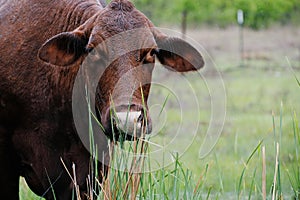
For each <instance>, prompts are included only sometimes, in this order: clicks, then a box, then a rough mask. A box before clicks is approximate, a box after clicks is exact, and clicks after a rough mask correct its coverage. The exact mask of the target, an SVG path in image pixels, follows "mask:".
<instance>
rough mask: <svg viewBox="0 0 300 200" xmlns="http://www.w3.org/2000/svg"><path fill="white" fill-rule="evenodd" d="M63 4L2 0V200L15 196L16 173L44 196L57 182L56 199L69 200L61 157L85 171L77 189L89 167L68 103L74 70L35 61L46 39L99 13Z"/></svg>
mask: <svg viewBox="0 0 300 200" xmlns="http://www.w3.org/2000/svg"><path fill="white" fill-rule="evenodd" d="M67 2H68V1H61V0H57V1H48V0H47V1H41V0H36V1H26V0H22V1H19V0H9V1H5V0H4V1H1V2H0V5H1V6H0V45H1V46H2V48H1V49H0V63H1V64H0V101H1V106H0V159H1V161H0V162H1V166H0V183H1V186H0V198H1V199H14V198H17V197H16V196H18V185H19V176H20V175H22V176H24V177H25V178H26V180H27V182H28V184H29V186H30V187H31V189H33V191H34V192H36V193H37V194H39V195H45V197H48V198H50V197H51V191H50V190H49V191H50V192H48V193H47V194H44V193H45V192H46V191H47V189H48V188H49V186H50V184H49V183H50V181H49V180H51V181H52V182H54V181H55V180H56V179H58V182H57V183H56V184H54V187H55V188H57V190H56V191H57V192H56V195H57V197H58V198H59V199H68V198H70V196H69V195H70V193H69V192H65V191H64V190H70V189H71V182H70V178H68V177H67V174H66V173H65V171H64V170H63V166H62V163H61V162H60V157H62V159H63V160H64V161H65V162H66V164H67V166H70V164H71V163H72V162H74V163H76V168H77V170H78V171H81V168H82V169H83V170H82V173H78V177H77V179H78V181H79V185H84V183H85V181H86V180H85V178H86V175H87V174H88V171H86V170H87V169H88V166H81V165H88V163H89V153H88V151H87V150H86V149H85V148H84V147H83V146H82V145H81V143H80V140H79V139H78V138H77V136H76V134H74V128H73V123H72V115H71V104H70V103H71V102H70V100H71V89H72V83H73V78H74V77H73V76H75V74H76V70H77V69H73V68H69V69H67V68H53V67H52V68H51V67H49V66H47V65H45V64H43V63H42V61H38V60H37V53H38V50H39V48H40V47H41V46H42V44H43V43H44V42H45V41H46V40H47V39H49V38H51V37H52V36H53V35H56V34H58V33H61V32H66V31H71V30H74V29H75V28H76V27H78V26H79V25H80V24H82V23H83V22H85V21H86V19H88V18H90V17H91V16H92V15H93V14H94V13H95V12H96V11H97V10H99V9H102V7H101V6H100V5H98V3H97V2H96V0H95V1H92V0H91V1H82V2H78V3H76V4H74V2H72V4H69V5H68V3H67ZM53 5H56V6H55V7H53ZM70 8H71V9H70ZM29 16H30V17H29ZM4 47H6V48H4ZM64 74H68V75H69V76H65V75H64ZM62 91H63V92H62ZM62 100H63V101H62ZM70 122H71V123H70ZM46 174H48V175H49V180H47V179H48V178H47V175H46ZM81 174H82V176H81ZM7 185H12V186H11V187H7ZM66 186H67V187H66ZM7 188H8V189H7ZM82 189H83V188H82ZM64 195H67V196H64Z"/></svg>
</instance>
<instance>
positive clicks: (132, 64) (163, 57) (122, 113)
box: [39, 0, 204, 139]
mask: <svg viewBox="0 0 300 200" xmlns="http://www.w3.org/2000/svg"><path fill="white" fill-rule="evenodd" d="M134 30H139V34H138V37H136V36H137V35H136V34H135V36H133V37H131V38H130V37H128V34H126V36H124V37H123V36H122V33H124V32H127V31H134ZM140 30H143V31H140ZM116 35H121V36H120V37H115V36H116ZM129 36H130V34H129ZM111 37H113V38H114V39H113V40H112V42H111V43H110V44H109V45H108V44H107V43H105V42H104V41H106V40H108V39H109V38H111ZM99 46H100V51H101V54H100V59H102V60H103V63H105V62H106V61H107V59H108V57H110V56H111V55H113V57H115V58H114V59H113V60H111V62H109V65H108V67H107V68H106V69H105V71H104V72H103V74H102V76H101V77H99V79H98V80H99V82H98V86H97V92H96V101H95V102H96V105H95V106H96V110H97V112H98V113H97V114H98V118H99V119H100V121H101V123H102V125H103V126H104V128H105V132H106V134H107V135H108V136H110V137H112V134H113V132H114V133H115V134H116V135H117V136H120V134H122V133H123V134H124V133H126V134H127V135H129V136H128V137H126V138H127V139H130V138H132V137H131V136H130V135H132V134H136V135H140V134H141V133H142V132H143V133H144V132H146V133H150V132H151V119H150V116H149V111H148V107H147V99H148V95H149V91H150V85H151V76H152V70H153V67H154V63H155V60H158V61H159V62H160V63H161V64H162V65H164V66H166V67H167V68H168V69H170V70H173V71H175V72H188V71H193V70H197V69H200V68H201V67H202V66H203V65H204V61H203V59H202V56H201V55H200V53H199V52H198V51H197V50H196V49H195V48H194V47H192V46H191V45H190V44H188V43H187V42H185V41H183V40H181V39H179V38H173V37H168V36H167V35H165V34H163V33H162V32H160V31H159V30H158V29H155V27H154V26H153V24H152V23H151V22H150V20H149V19H148V18H147V17H146V16H145V15H143V14H142V13H141V12H139V11H138V10H137V9H135V7H134V6H133V4H132V3H131V2H128V1H127V0H113V1H112V2H111V3H110V4H109V5H108V6H107V7H106V8H104V9H102V10H101V11H99V12H98V13H97V14H96V15H94V16H93V17H92V18H90V19H89V20H88V21H86V23H84V24H83V25H81V26H80V27H78V28H77V29H75V30H74V31H72V32H65V33H61V34H58V35H56V36H54V37H52V38H51V39H49V40H48V41H47V42H46V43H45V44H44V45H43V46H42V47H41V49H40V50H39V58H40V59H41V60H43V61H45V62H48V63H51V64H53V65H58V66H71V65H74V63H75V65H79V64H80V63H81V62H82V61H83V59H84V58H86V56H87V55H88V54H89V53H90V52H91V51H93V49H95V48H98V47H99ZM132 46H140V47H141V48H138V49H132V50H130V49H129V50H128V48H129V47H132ZM116 52H118V53H116ZM174 52H176V53H174ZM116 55H117V56H116ZM113 129H114V131H113ZM116 130H118V131H116Z"/></svg>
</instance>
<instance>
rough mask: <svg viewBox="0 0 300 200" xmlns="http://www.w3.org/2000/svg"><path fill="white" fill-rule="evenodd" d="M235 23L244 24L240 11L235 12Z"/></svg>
mask: <svg viewBox="0 0 300 200" xmlns="http://www.w3.org/2000/svg"><path fill="white" fill-rule="evenodd" d="M237 21H238V23H239V24H240V25H242V24H243V23H244V12H243V11H242V10H238V11H237Z"/></svg>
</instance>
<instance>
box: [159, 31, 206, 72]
mask: <svg viewBox="0 0 300 200" xmlns="http://www.w3.org/2000/svg"><path fill="white" fill-rule="evenodd" d="M155 40H156V43H157V46H158V52H157V53H156V54H157V58H158V60H159V61H160V63H161V64H163V65H165V66H168V67H170V68H171V69H173V70H175V71H178V72H187V71H195V70H198V69H200V68H202V67H203V66H204V60H203V58H202V56H201V54H200V53H199V52H198V51H197V49H195V48H194V47H193V46H192V45H190V44H189V43H187V42H186V41H184V40H182V39H180V38H175V37H167V36H165V35H160V37H156V38H155Z"/></svg>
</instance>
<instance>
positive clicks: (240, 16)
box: [237, 9, 244, 67]
mask: <svg viewBox="0 0 300 200" xmlns="http://www.w3.org/2000/svg"><path fill="white" fill-rule="evenodd" d="M237 22H238V24H239V38H240V39H239V44H240V67H244V31H243V28H244V12H243V10H240V9H239V10H238V11H237Z"/></svg>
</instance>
